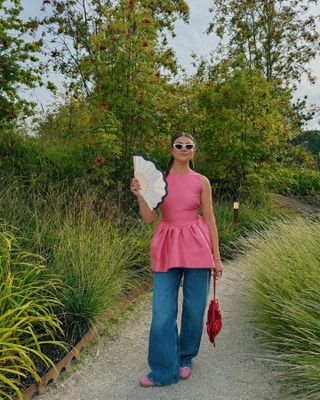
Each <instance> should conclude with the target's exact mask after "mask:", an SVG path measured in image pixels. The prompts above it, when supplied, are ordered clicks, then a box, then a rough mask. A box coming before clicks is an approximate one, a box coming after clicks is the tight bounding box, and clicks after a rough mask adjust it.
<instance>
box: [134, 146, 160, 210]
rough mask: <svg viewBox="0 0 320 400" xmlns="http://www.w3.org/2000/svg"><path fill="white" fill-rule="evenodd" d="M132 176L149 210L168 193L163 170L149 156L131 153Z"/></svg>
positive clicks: (153, 208) (158, 203)
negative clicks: (136, 181)
mask: <svg viewBox="0 0 320 400" xmlns="http://www.w3.org/2000/svg"><path fill="white" fill-rule="evenodd" d="M133 167H134V177H135V178H136V179H138V181H139V183H140V186H141V189H140V193H141V196H142V197H143V198H144V200H145V201H146V203H147V204H148V206H149V208H150V210H156V209H157V208H158V207H159V206H160V204H161V203H162V202H163V199H164V198H165V197H166V195H167V194H168V190H167V187H168V184H167V181H166V179H165V177H164V174H163V172H162V171H161V170H160V168H159V167H157V166H156V165H155V162H154V161H152V160H151V158H149V157H146V156H144V155H142V154H134V155H133Z"/></svg>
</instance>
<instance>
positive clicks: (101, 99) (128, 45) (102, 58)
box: [41, 0, 188, 206]
mask: <svg viewBox="0 0 320 400" xmlns="http://www.w3.org/2000/svg"><path fill="white" fill-rule="evenodd" d="M50 10H51V11H52V15H51V16H50V18H44V19H43V23H44V24H45V25H46V26H47V27H48V29H47V32H48V33H49V34H54V35H55V42H60V43H61V46H59V47H60V50H59V51H58V50H57V49H55V50H54V51H53V57H52V60H51V61H52V63H53V65H54V68H55V69H57V70H59V71H60V72H62V73H63V74H64V75H65V76H66V77H68V78H70V80H71V82H70V85H69V88H68V91H67V95H68V96H69V93H71V94H73V97H74V98H76V99H83V100H86V101H89V103H92V104H96V107H95V109H96V112H95V115H97V113H98V112H100V113H104V114H105V115H106V116H107V115H108V114H109V113H110V114H111V115H112V118H114V121H115V122H116V126H117V131H116V135H117V139H118V142H117V146H118V147H119V146H120V153H119V152H116V154H111V159H110V163H111V165H112V168H113V169H114V173H113V176H112V177H111V179H112V178H113V179H114V180H116V179H117V180H119V181H120V182H121V183H122V184H123V205H124V206H125V205H128V204H130V203H131V201H132V196H131V193H129V189H128V188H129V186H130V180H131V174H132V171H131V169H132V155H133V153H134V152H135V151H139V150H140V149H141V145H143V146H144V147H143V148H144V149H145V150H146V151H148V143H152V142H153V140H154V138H155V136H156V134H157V133H158V124H159V120H161V118H162V115H161V114H160V113H159V112H158V111H157V109H158V104H159V102H161V101H162V99H163V98H164V91H163V90H164V87H165V86H166V83H167V81H168V76H165V74H164V72H165V71H166V72H168V74H175V73H176V72H177V65H176V60H175V57H174V52H173V50H172V49H171V48H170V47H168V44H167V39H166V29H167V30H169V31H171V33H174V30H173V23H174V21H175V20H176V19H177V18H183V19H185V20H187V18H188V6H187V4H186V2H185V1H183V0H180V1H178V2H175V1H171V0H166V1H164V2H153V1H135V0H130V1H129V0H119V1H114V2H111V1H94V0H88V1H83V2H82V4H81V5H80V4H78V3H77V2H75V1H71V2H70V1H59V2H53V3H52V4H51V6H50ZM160 38H162V41H160ZM70 42H71V44H70ZM161 68H162V69H163V71H162V70H161ZM98 110H99V111H98ZM107 120H108V119H107ZM101 129H102V130H103V132H104V134H105V135H107V136H109V135H110V134H113V135H114V134H115V133H114V132H111V131H110V127H108V126H107V124H106V123H105V124H104V125H103V124H102V125H101ZM89 132H90V134H91V133H92V132H91V131H90V130H89ZM93 133H94V132H93ZM45 135H46V132H45V130H42V132H41V136H42V137H43V136H45ZM80 135H81V136H82V129H81V130H80V132H78V136H80ZM113 140H114V139H113V138H112V139H111V141H113ZM117 146H115V148H116V147H117ZM101 155H102V156H103V157H105V158H107V157H109V155H107V154H106V153H104V152H103V153H102V154H101Z"/></svg>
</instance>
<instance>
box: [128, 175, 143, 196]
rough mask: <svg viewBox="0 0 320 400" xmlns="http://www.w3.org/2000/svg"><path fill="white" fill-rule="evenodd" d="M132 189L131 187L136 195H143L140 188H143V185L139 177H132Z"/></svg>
mask: <svg viewBox="0 0 320 400" xmlns="http://www.w3.org/2000/svg"><path fill="white" fill-rule="evenodd" d="M130 189H131V192H132V193H133V194H134V195H135V196H137V197H141V194H140V192H139V190H140V189H141V186H140V183H139V181H138V179H136V178H132V179H131V187H130Z"/></svg>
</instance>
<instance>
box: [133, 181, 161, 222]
mask: <svg viewBox="0 0 320 400" xmlns="http://www.w3.org/2000/svg"><path fill="white" fill-rule="evenodd" d="M140 189H141V187H140V183H139V181H138V179H135V178H132V180H131V191H132V193H133V194H134V195H135V196H136V197H137V199H138V201H139V210H140V214H141V216H142V218H143V220H144V221H145V222H146V223H147V224H151V222H152V221H153V220H154V218H155V217H156V215H157V212H156V211H151V210H150V208H149V206H148V204H147V203H146V201H145V200H144V198H143V197H142V196H141V194H140V192H139V190H140Z"/></svg>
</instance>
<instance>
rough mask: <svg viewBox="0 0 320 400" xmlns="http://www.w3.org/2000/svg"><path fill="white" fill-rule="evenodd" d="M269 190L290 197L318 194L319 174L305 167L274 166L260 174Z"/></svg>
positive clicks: (319, 189) (319, 186)
mask: <svg viewBox="0 0 320 400" xmlns="http://www.w3.org/2000/svg"><path fill="white" fill-rule="evenodd" d="M261 175H262V176H264V178H265V181H266V184H267V187H268V189H269V190H272V191H275V192H277V193H280V194H286V195H292V196H305V195H316V194H319V193H320V172H319V171H316V170H311V169H308V168H305V167H297V168H286V167H283V166H276V167H273V168H267V169H265V170H263V171H262V172H261Z"/></svg>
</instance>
